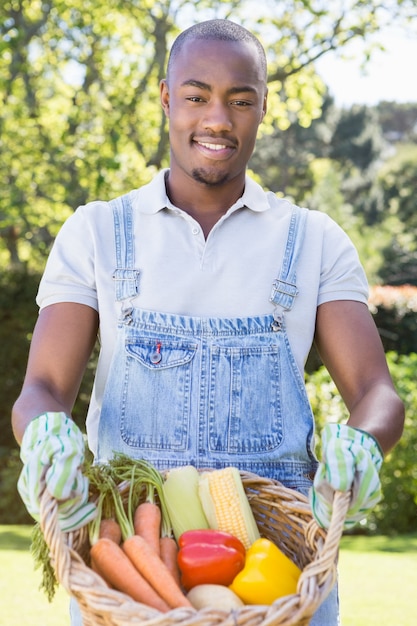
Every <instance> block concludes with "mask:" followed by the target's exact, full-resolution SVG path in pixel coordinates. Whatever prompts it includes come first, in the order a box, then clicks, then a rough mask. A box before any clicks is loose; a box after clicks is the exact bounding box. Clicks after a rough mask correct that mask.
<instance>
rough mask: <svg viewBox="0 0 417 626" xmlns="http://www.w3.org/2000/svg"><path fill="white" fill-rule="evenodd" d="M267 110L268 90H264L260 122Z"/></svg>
mask: <svg viewBox="0 0 417 626" xmlns="http://www.w3.org/2000/svg"><path fill="white" fill-rule="evenodd" d="M267 110H268V90H266V93H265V97H264V102H263V107H262V116H261V122H262V120H263V119H264V117H265V113H266V112H267Z"/></svg>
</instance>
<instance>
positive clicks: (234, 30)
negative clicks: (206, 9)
mask: <svg viewBox="0 0 417 626" xmlns="http://www.w3.org/2000/svg"><path fill="white" fill-rule="evenodd" d="M191 39H205V40H210V39H214V40H217V41H244V42H246V43H251V44H253V45H255V47H256V49H257V50H258V54H259V61H260V64H261V68H262V72H263V74H264V77H265V82H266V80H267V63H266V55H265V50H264V48H263V46H262V44H261V42H260V41H259V39H258V38H257V37H255V35H254V34H253V33H251V32H250V31H249V30H247V29H246V28H244V27H243V26H240V24H236V22H232V21H231V20H226V19H215V20H207V21H205V22H200V23H198V24H194V25H193V26H190V27H189V28H187V29H186V30H184V31H183V32H182V33H180V34H179V35H178V37H177V38H176V39H175V41H174V43H173V44H172V48H171V52H170V55H169V59H168V68H167V77H169V72H170V68H171V66H172V63H173V61H174V59H175V58H176V57H177V55H178V54H179V53H180V51H181V49H182V47H183V45H184V43H185V42H186V41H190V40H191Z"/></svg>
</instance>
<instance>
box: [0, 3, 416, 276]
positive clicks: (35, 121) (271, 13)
mask: <svg viewBox="0 0 417 626" xmlns="http://www.w3.org/2000/svg"><path fill="white" fill-rule="evenodd" d="M412 4H413V3H411V4H410V3H409V2H407V1H406V0H390V2H388V4H386V3H384V2H382V0H360V1H359V0H350V2H348V3H346V2H345V1H342V0H338V1H337V2H334V3H331V4H330V5H326V4H324V3H323V2H321V1H320V0H313V1H311V2H306V1H305V0H291V1H290V2H286V3H274V7H273V10H271V4H270V3H269V2H263V1H261V2H259V1H256V2H255V0H240V1H237V0H234V1H226V0H211V1H209V0H201V1H200V2H199V3H198V6H197V5H196V4H195V3H194V2H191V1H190V0H145V1H143V0H140V1H139V0H126V1H123V2H121V1H120V0H33V1H29V0H4V2H3V3H2V6H1V9H0V17H1V21H0V35H1V48H0V52H1V54H0V133H1V145H0V149H1V157H2V158H1V160H0V188H1V196H0V244H1V248H0V259H1V261H2V263H4V264H5V265H6V264H7V265H14V266H15V267H19V266H22V265H25V264H29V265H30V266H31V267H35V268H40V267H41V266H42V264H43V262H44V258H45V255H46V254H47V252H48V250H49V247H50V244H51V242H52V241H53V238H54V236H55V234H56V232H57V230H58V228H59V226H60V225H61V223H62V221H63V220H64V219H65V218H66V217H67V216H68V215H69V214H70V213H71V211H73V210H74V208H75V207H76V206H77V205H79V204H82V203H84V202H86V201H87V200H89V199H92V198H98V197H101V198H106V197H109V196H114V195H117V194H118V193H120V192H122V191H125V190H127V189H130V188H132V187H135V186H138V185H140V184H142V183H144V182H146V181H147V180H149V179H150V177H151V176H152V174H153V173H154V171H155V168H159V167H161V166H163V165H165V164H167V158H168V141H167V132H166V125H165V119H164V117H163V115H162V111H161V108H160V106H159V102H158V83H159V80H160V78H161V77H162V76H163V75H164V72H165V65H166V59H167V51H168V49H169V45H170V43H171V41H172V39H173V38H174V36H175V35H176V34H177V32H178V30H179V29H180V28H181V29H182V28H183V27H185V26H188V25H189V24H191V23H193V22H195V21H197V20H199V19H202V18H209V17H231V18H233V19H235V20H237V21H240V22H242V24H244V25H246V26H248V27H249V28H251V29H252V30H254V31H255V32H258V33H259V34H260V36H261V38H262V40H263V41H264V43H265V45H266V48H267V52H268V57H269V62H270V75H269V85H270V95H271V98H270V112H269V114H268V118H267V120H266V122H265V125H264V129H265V131H264V132H265V133H269V132H271V129H273V127H274V125H276V126H277V127H279V128H281V129H283V128H286V127H288V125H289V124H290V123H291V122H292V121H294V120H298V121H299V122H300V124H301V125H303V126H308V124H309V123H310V121H311V119H314V118H316V117H318V116H320V110H321V105H322V94H323V89H324V88H323V85H322V82H321V80H320V79H319V78H318V76H317V75H316V73H315V71H314V61H315V60H317V59H318V58H319V57H320V56H322V55H323V54H325V53H326V52H328V51H329V50H335V49H338V50H341V49H343V47H344V46H345V45H346V44H347V43H348V42H349V41H351V40H352V39H354V38H363V39H364V38H365V37H367V36H368V35H369V34H370V33H372V32H377V31H378V29H379V28H380V27H381V24H383V23H385V22H386V21H387V20H388V19H393V18H394V17H397V18H398V19H399V18H402V17H407V16H408V15H409V14H410V13H411V12H412ZM348 5H349V6H348Z"/></svg>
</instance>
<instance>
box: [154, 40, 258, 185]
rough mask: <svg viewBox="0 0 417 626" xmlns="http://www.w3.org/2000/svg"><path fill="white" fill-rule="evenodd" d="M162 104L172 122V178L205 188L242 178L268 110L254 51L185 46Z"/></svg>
mask: <svg viewBox="0 0 417 626" xmlns="http://www.w3.org/2000/svg"><path fill="white" fill-rule="evenodd" d="M161 101H162V106H163V108H164V110H165V113H166V115H167V117H168V118H169V126H170V143H171V174H172V175H174V176H176V177H177V179H178V180H181V178H182V177H185V179H186V178H187V177H191V178H192V179H193V180H194V181H197V182H200V183H202V184H205V185H207V186H219V185H222V184H224V183H225V182H228V181H230V180H233V179H235V178H236V177H244V174H245V171H246V166H247V163H248V161H249V158H250V156H251V154H252V152H253V149H254V146H255V140H256V134H257V130H258V126H259V124H260V122H261V121H262V118H263V115H264V113H265V110H266V84H265V79H264V76H263V73H262V67H261V63H260V60H259V56H258V52H257V50H256V48H255V46H253V45H252V44H248V43H244V42H230V41H214V40H208V41H205V40H201V39H194V40H191V41H187V42H186V43H185V44H184V46H183V48H182V49H181V51H180V53H179V54H178V55H177V57H176V58H175V59H174V60H173V64H172V67H171V70H170V74H169V77H168V82H166V81H163V82H162V83H161ZM184 182H185V180H184Z"/></svg>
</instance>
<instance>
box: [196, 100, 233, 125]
mask: <svg viewBox="0 0 417 626" xmlns="http://www.w3.org/2000/svg"><path fill="white" fill-rule="evenodd" d="M204 112H205V116H204V121H203V125H204V128H207V129H210V130H212V131H213V132H217V133H218V132H221V131H230V130H231V129H232V126H233V123H232V119H231V111H230V108H229V106H228V105H227V104H225V103H223V102H219V101H213V102H210V103H209V104H208V105H207V107H206V108H205V110H204Z"/></svg>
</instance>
